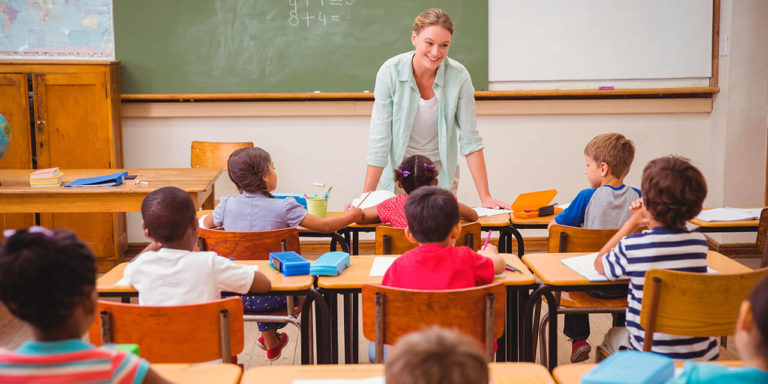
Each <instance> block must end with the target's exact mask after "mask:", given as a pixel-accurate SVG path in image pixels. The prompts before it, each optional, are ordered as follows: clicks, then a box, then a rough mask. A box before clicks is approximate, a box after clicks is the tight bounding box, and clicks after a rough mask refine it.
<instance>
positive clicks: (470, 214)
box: [459, 203, 477, 221]
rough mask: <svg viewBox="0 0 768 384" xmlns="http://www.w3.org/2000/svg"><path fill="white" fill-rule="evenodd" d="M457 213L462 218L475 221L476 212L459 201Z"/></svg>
mask: <svg viewBox="0 0 768 384" xmlns="http://www.w3.org/2000/svg"><path fill="white" fill-rule="evenodd" d="M459 215H460V216H461V219H462V220H466V221H477V212H475V210H474V209H472V208H470V207H469V206H467V205H466V204H462V203H459Z"/></svg>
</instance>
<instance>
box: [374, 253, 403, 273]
mask: <svg viewBox="0 0 768 384" xmlns="http://www.w3.org/2000/svg"><path fill="white" fill-rule="evenodd" d="M395 259H397V256H376V257H375V258H374V259H373V265H371V273H370V274H369V275H368V276H384V273H385V272H387V269H389V266H390V265H392V263H394V262H395Z"/></svg>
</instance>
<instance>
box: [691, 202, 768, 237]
mask: <svg viewBox="0 0 768 384" xmlns="http://www.w3.org/2000/svg"><path fill="white" fill-rule="evenodd" d="M752 208H758V207H752ZM763 208H767V207H763ZM705 209H712V208H705ZM758 216H759V215H758ZM688 222H689V223H691V224H693V225H695V226H696V227H697V228H696V231H699V232H708V233H712V232H757V230H758V228H759V227H760V220H739V221H703V220H699V219H697V218H695V217H694V218H693V219H691V220H688Z"/></svg>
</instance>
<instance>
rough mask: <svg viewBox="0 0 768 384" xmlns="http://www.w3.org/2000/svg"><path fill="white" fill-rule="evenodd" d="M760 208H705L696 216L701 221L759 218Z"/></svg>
mask: <svg viewBox="0 0 768 384" xmlns="http://www.w3.org/2000/svg"><path fill="white" fill-rule="evenodd" d="M762 210H763V209H762V208H728V207H726V208H715V209H705V210H703V211H701V213H699V215H698V216H696V218H697V219H699V220H701V221H742V220H758V219H760V211H762Z"/></svg>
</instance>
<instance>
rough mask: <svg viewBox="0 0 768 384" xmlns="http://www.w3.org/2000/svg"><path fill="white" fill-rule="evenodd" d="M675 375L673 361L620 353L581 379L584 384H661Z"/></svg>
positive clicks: (656, 356)
mask: <svg viewBox="0 0 768 384" xmlns="http://www.w3.org/2000/svg"><path fill="white" fill-rule="evenodd" d="M674 375H675V363H674V361H673V360H672V359H670V358H669V357H666V356H662V355H659V354H655V353H650V352H640V351H618V352H616V353H614V354H613V355H611V356H608V358H607V359H605V360H603V361H602V362H600V364H598V365H597V367H595V368H593V369H592V370H591V371H589V372H587V373H586V374H584V376H582V377H581V383H582V384H608V383H615V382H616V380H617V378H621V382H622V383H628V384H661V383H666V382H667V381H668V380H669V379H671V378H672V376H674Z"/></svg>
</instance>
